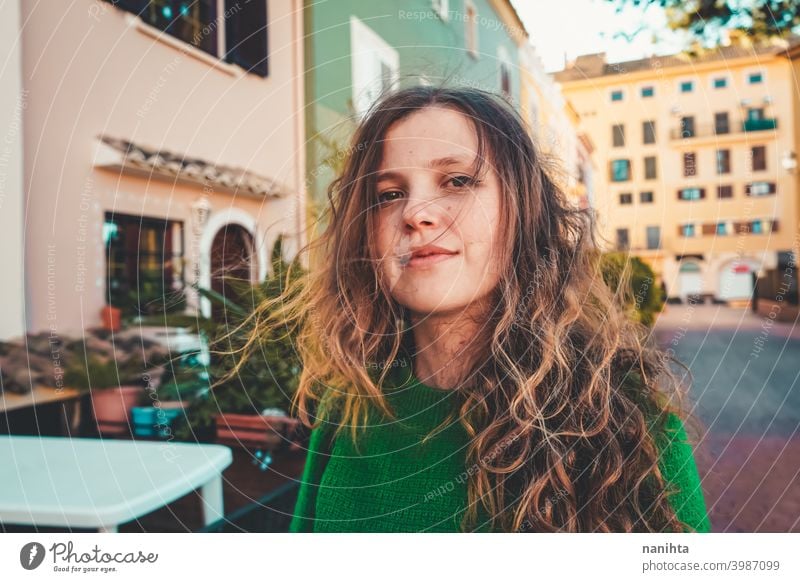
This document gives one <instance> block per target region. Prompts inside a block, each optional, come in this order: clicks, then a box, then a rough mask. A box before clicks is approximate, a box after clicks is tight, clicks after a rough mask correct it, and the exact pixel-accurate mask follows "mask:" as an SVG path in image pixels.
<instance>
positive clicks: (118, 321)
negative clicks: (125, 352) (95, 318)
mask: <svg viewBox="0 0 800 582" xmlns="http://www.w3.org/2000/svg"><path fill="white" fill-rule="evenodd" d="M100 320H101V321H102V323H103V328H105V329H107V330H109V331H119V330H120V329H121V328H122V310H121V309H120V308H119V307H112V306H111V305H106V306H105V307H103V308H102V309H101V310H100Z"/></svg>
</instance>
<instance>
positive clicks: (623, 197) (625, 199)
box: [619, 192, 633, 206]
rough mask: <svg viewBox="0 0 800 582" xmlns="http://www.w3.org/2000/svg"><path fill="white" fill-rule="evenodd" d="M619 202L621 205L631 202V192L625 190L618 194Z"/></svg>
mask: <svg viewBox="0 0 800 582" xmlns="http://www.w3.org/2000/svg"><path fill="white" fill-rule="evenodd" d="M619 203H620V204H621V205H623V206H625V205H626V204H633V194H631V193H629V192H625V193H623V194H620V195H619Z"/></svg>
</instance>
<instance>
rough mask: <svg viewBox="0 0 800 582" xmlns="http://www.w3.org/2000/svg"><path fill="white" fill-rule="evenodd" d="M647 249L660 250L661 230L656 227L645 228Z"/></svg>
mask: <svg viewBox="0 0 800 582" xmlns="http://www.w3.org/2000/svg"><path fill="white" fill-rule="evenodd" d="M647 248H648V250H651V251H652V250H655V249H660V248H661V228H660V227H658V226H648V227H647Z"/></svg>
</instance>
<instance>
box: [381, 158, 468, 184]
mask: <svg viewBox="0 0 800 582" xmlns="http://www.w3.org/2000/svg"><path fill="white" fill-rule="evenodd" d="M473 162H474V159H471V158H468V157H466V156H457V157H456V156H444V157H442V158H435V159H433V160H431V161H430V162H428V167H429V168H431V169H441V168H447V167H450V166H458V165H465V166H471V165H472V163H473ZM402 179H403V175H402V172H397V171H394V170H384V171H382V172H378V173H376V174H375V181H376V182H380V181H382V180H402Z"/></svg>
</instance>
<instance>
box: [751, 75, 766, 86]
mask: <svg viewBox="0 0 800 582" xmlns="http://www.w3.org/2000/svg"><path fill="white" fill-rule="evenodd" d="M763 80H764V75H763V74H762V73H750V74H749V75H747V82H748V83H750V84H751V85H757V84H758V83H761V82H762V81H763Z"/></svg>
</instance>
